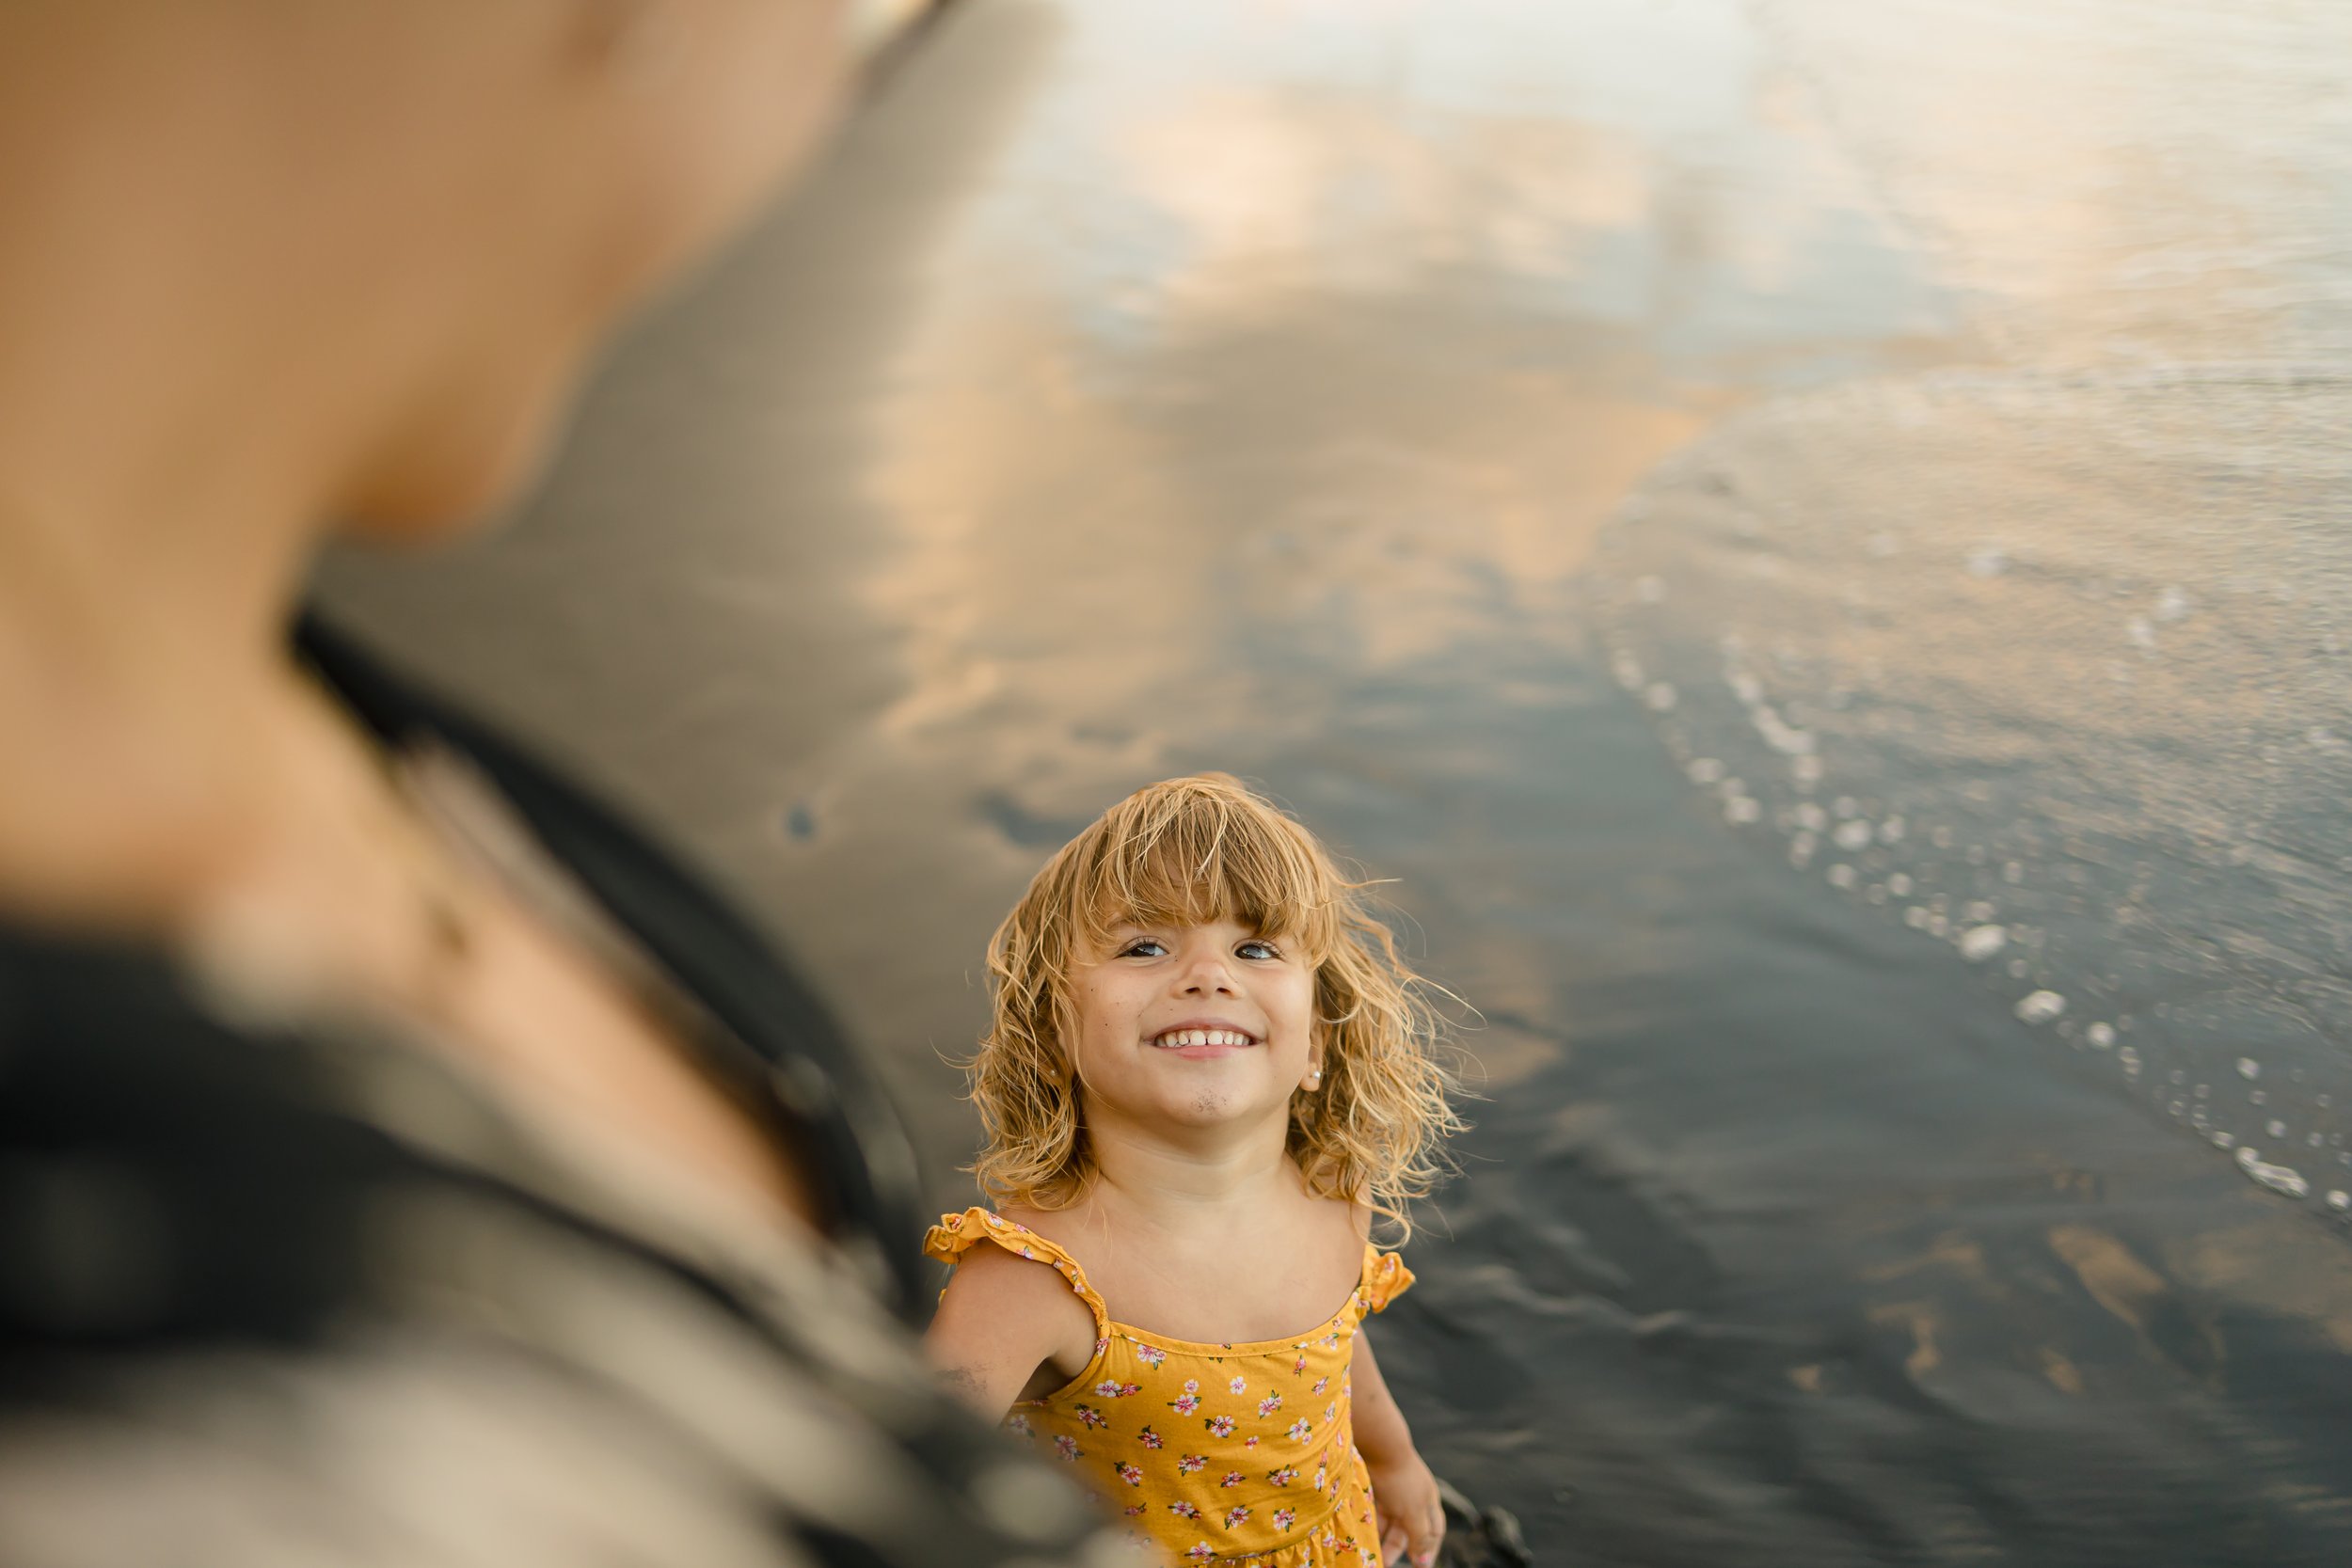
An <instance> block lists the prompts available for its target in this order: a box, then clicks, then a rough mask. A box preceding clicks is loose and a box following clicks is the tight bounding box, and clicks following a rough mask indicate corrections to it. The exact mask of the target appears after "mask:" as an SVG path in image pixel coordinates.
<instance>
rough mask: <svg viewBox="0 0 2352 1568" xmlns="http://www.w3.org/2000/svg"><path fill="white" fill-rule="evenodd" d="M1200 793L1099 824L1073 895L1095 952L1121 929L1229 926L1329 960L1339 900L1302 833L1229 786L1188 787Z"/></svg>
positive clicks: (1176, 794) (1179, 791)
mask: <svg viewBox="0 0 2352 1568" xmlns="http://www.w3.org/2000/svg"><path fill="white" fill-rule="evenodd" d="M1195 783H1196V781H1192V780H1183V781H1179V782H1177V783H1176V784H1170V785H1162V786H1161V787H1160V788H1159V789H1157V790H1154V791H1151V792H1147V793H1146V794H1145V795H1143V796H1141V797H1138V798H1136V799H1134V800H1129V801H1126V802H1122V806H1124V807H1132V808H1134V809H1132V810H1122V809H1119V808H1115V809H1114V810H1113V811H1112V813H1111V814H1110V815H1109V816H1107V817H1106V818H1105V819H1104V821H1103V822H1102V823H1100V824H1098V828H1099V830H1100V831H1099V836H1098V837H1097V838H1096V840H1095V843H1094V844H1093V846H1091V848H1092V850H1093V853H1092V854H1090V855H1089V856H1088V857H1087V865H1086V868H1085V871H1084V874H1083V875H1082V876H1081V877H1080V878H1079V879H1078V883H1077V885H1076V886H1075V887H1074V888H1073V894H1074V895H1075V897H1074V902H1075V905H1076V907H1075V908H1074V909H1073V911H1072V913H1073V917H1074V919H1075V923H1076V924H1077V925H1078V926H1079V927H1080V928H1081V929H1082V930H1083V931H1084V933H1085V935H1086V937H1087V938H1088V940H1089V944H1090V945H1092V946H1095V947H1098V948H1099V947H1101V946H1104V945H1105V944H1107V942H1108V940H1109V937H1110V933H1111V932H1112V931H1113V930H1115V929H1116V928H1117V927H1120V926H1122V925H1130V924H1132V925H1138V926H1162V925H1166V926H1206V925H1212V924H1216V923H1217V922H1220V921H1231V922H1232V923H1233V924H1235V925H1237V926H1241V927H1246V928H1248V929H1249V930H1251V931H1255V932H1257V933H1259V934H1260V935H1263V936H1280V937H1285V938H1288V939H1290V940H1292V941H1294V942H1301V943H1303V944H1304V945H1305V946H1306V947H1307V948H1308V949H1309V950H1310V952H1311V954H1314V955H1321V954H1323V953H1326V952H1327V951H1328V950H1329V948H1330V946H1331V943H1332V942H1334V941H1336V940H1337V939H1338V936H1339V924H1338V919H1337V913H1336V903H1337V894H1338V891H1339V890H1338V889H1336V888H1335V887H1334V886H1333V879H1332V876H1331V874H1330V871H1329V868H1328V866H1327V863H1326V862H1325V860H1324V857H1323V856H1321V855H1320V854H1318V853H1317V852H1316V849H1315V847H1314V845H1313V844H1312V842H1311V840H1309V839H1308V838H1307V836H1306V833H1305V832H1304V830H1302V829H1301V828H1300V827H1299V826H1298V825H1297V824H1296V823H1295V822H1293V821H1292V820H1291V819H1290V818H1288V817H1286V816H1282V815H1281V814H1280V813H1279V812H1276V811H1274V810H1272V809H1271V808H1269V807H1268V806H1266V805H1265V804H1264V802H1263V801H1261V800H1256V799H1254V798H1252V797H1250V796H1249V795H1248V794H1246V793H1243V792H1241V791H1238V790H1236V789H1233V788H1232V787H1230V786H1228V785H1226V784H1225V782H1224V781H1221V780H1220V781H1209V780H1201V781H1198V784H1200V786H1201V787H1194V788H1186V787H1184V785H1186V784H1195ZM1122 817H1123V818H1124V820H1121V818H1122Z"/></svg>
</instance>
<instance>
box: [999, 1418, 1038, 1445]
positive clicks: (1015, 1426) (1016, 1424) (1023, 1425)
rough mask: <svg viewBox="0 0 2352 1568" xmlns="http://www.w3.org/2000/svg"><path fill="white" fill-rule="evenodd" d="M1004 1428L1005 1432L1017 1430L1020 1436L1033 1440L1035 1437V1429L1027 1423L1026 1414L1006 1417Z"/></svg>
mask: <svg viewBox="0 0 2352 1568" xmlns="http://www.w3.org/2000/svg"><path fill="white" fill-rule="evenodd" d="M1005 1430H1006V1431H1007V1432H1017V1433H1020V1434H1021V1435H1022V1436H1024V1437H1026V1438H1029V1439H1030V1440H1031V1441H1035V1440H1036V1437H1037V1429H1036V1428H1035V1427H1033V1426H1031V1425H1029V1418H1027V1417H1026V1416H1008V1417H1006V1418H1005Z"/></svg>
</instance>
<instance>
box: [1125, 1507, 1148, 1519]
mask: <svg viewBox="0 0 2352 1568" xmlns="http://www.w3.org/2000/svg"><path fill="white" fill-rule="evenodd" d="M1142 1512H1143V1505H1142V1504H1141V1503H1129V1504H1128V1505H1127V1506H1126V1507H1125V1508H1122V1509H1120V1513H1124V1514H1125V1515H1127V1517H1128V1518H1130V1519H1132V1518H1134V1517H1136V1515H1137V1514H1139V1513H1142Z"/></svg>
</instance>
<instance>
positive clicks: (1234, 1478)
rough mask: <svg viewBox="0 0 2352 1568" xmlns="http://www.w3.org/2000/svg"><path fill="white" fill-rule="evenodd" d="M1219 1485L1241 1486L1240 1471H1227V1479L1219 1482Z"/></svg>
mask: <svg viewBox="0 0 2352 1568" xmlns="http://www.w3.org/2000/svg"><path fill="white" fill-rule="evenodd" d="M1217 1484H1218V1485H1219V1486H1239V1485H1240V1484H1241V1472H1240V1471H1239V1470H1228V1471H1226V1472H1225V1479H1224V1480H1223V1481H1218V1482H1217Z"/></svg>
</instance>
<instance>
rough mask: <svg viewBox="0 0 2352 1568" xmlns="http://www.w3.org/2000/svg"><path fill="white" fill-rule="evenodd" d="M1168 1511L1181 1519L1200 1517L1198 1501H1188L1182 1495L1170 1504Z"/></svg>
mask: <svg viewBox="0 0 2352 1568" xmlns="http://www.w3.org/2000/svg"><path fill="white" fill-rule="evenodd" d="M1168 1512H1169V1513H1173V1514H1174V1515H1176V1517H1178V1518H1179V1519H1198V1518H1200V1504H1198V1503H1190V1502H1186V1501H1185V1500H1184V1498H1182V1497H1179V1498H1177V1499H1176V1500H1175V1501H1174V1502H1172V1503H1170V1504H1168Z"/></svg>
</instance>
